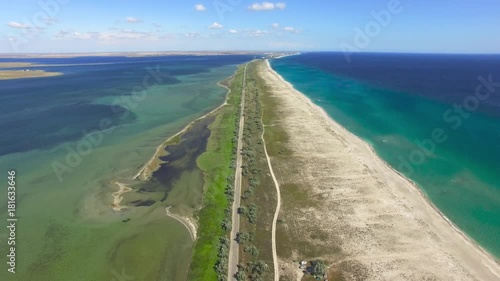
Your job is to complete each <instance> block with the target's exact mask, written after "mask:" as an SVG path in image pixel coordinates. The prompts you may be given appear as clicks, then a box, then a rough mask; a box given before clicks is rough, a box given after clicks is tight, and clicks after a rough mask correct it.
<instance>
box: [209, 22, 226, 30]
mask: <svg viewBox="0 0 500 281" xmlns="http://www.w3.org/2000/svg"><path fill="white" fill-rule="evenodd" d="M223 27H224V26H223V25H222V24H220V23H218V22H214V23H212V24H211V25H209V26H208V28H210V29H221V28H223Z"/></svg>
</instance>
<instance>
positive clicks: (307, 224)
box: [259, 61, 500, 281]
mask: <svg viewBox="0 0 500 281" xmlns="http://www.w3.org/2000/svg"><path fill="white" fill-rule="evenodd" d="M259 71H260V74H261V76H262V77H263V78H264V80H265V81H266V84H267V85H268V87H270V90H271V93H272V94H271V97H272V99H273V101H275V102H276V103H277V104H278V106H274V107H273V109H272V110H275V111H276V113H277V114H276V115H277V116H278V117H277V118H276V119H277V120H273V121H274V124H273V126H280V127H282V128H284V130H285V131H286V134H287V135H288V140H287V142H286V144H284V145H285V146H286V148H287V149H288V150H290V151H291V155H290V156H287V157H275V158H273V157H271V158H272V159H271V161H272V164H273V167H274V170H275V172H276V171H278V172H277V178H278V181H279V183H280V186H282V189H281V193H282V194H286V193H287V192H289V191H288V190H287V187H289V186H291V185H294V186H298V188H299V189H300V190H301V192H302V193H301V194H306V196H307V198H308V199H309V200H310V202H314V204H305V205H300V204H297V205H294V206H293V207H291V206H290V204H287V202H286V200H287V199H286V197H285V198H284V199H283V198H282V201H284V202H283V206H282V208H281V212H280V218H281V219H282V220H283V221H284V223H283V226H281V227H283V228H285V229H286V233H289V234H287V235H293V239H294V240H295V241H296V242H297V244H299V243H300V242H301V241H300V239H303V240H304V241H307V243H316V245H317V247H323V248H325V249H329V248H330V247H331V248H335V247H337V248H340V253H339V252H333V251H332V253H331V254H326V255H324V256H321V257H317V258H322V259H325V260H327V261H329V262H330V263H329V264H328V265H329V266H331V268H336V267H338V268H339V270H344V273H345V275H344V276H347V280H485V281H492V280H500V265H499V263H498V261H497V260H496V259H495V258H494V257H492V256H491V255H490V254H488V253H486V252H485V251H484V250H483V249H482V248H480V247H479V246H478V245H477V244H476V243H475V242H473V241H472V240H471V239H469V238H468V237H467V236H466V235H465V234H463V233H462V232H461V231H460V230H458V228H456V227H455V226H454V225H453V224H452V223H451V222H450V221H449V220H447V219H446V217H445V216H444V215H443V214H441V213H440V212H439V210H437V209H436V208H435V207H434V206H433V205H432V204H431V203H430V202H429V200H427V198H426V197H425V196H424V194H423V193H422V192H421V191H420V189H419V188H418V187H417V186H415V184H413V183H412V182H411V181H409V180H408V179H406V178H405V177H403V176H402V175H401V174H399V173H397V172H396V171H394V170H393V169H392V168H391V167H390V166H388V165H387V164H386V163H385V162H384V161H383V160H381V159H380V158H379V157H378V156H377V155H376V154H375V153H374V151H373V149H372V148H371V147H370V146H369V145H368V144H367V143H366V142H364V141H363V140H361V139H360V138H358V137H356V136H354V135H353V134H351V133H350V132H348V131H347V130H346V129H345V128H343V127H342V126H341V125H339V124H338V123H336V122H335V121H334V120H332V119H331V118H330V117H329V116H328V115H327V114H326V112H325V111H324V110H323V109H322V108H320V107H319V106H317V105H315V104H314V103H313V102H312V101H311V100H310V99H309V98H307V97H306V96H305V95H303V94H302V93H300V92H299V91H297V90H295V89H294V88H293V86H292V85H291V84H289V83H288V82H286V81H284V80H283V78H282V77H281V76H280V75H279V74H277V73H276V72H275V71H273V70H272V69H271V67H270V65H269V62H267V61H266V63H265V64H264V63H262V64H261V65H260V70H259ZM264 110H268V109H264ZM312 226H315V227H312ZM318 227H319V228H320V230H321V233H322V234H324V235H325V238H324V239H321V240H322V241H316V240H314V239H310V237H314V236H313V235H314V234H315V232H318ZM311 241H312V242H311ZM292 252H293V253H294V254H293V255H292V256H281V255H280V253H283V251H282V250H280V249H279V244H278V255H279V258H280V269H281V268H285V269H288V268H292V267H293V266H294V265H293V262H292V259H300V258H302V257H301V256H299V254H298V251H295V250H294V251H292ZM346 264H347V265H351V266H346ZM294 274H297V271H296V270H289V271H286V270H285V271H281V272H280V275H282V276H288V277H290V278H291V279H290V280H297V279H296V278H294V277H295V276H293V275H294ZM359 277H361V278H362V279H356V278H359ZM292 278H293V279H292ZM285 279H286V278H285ZM286 280H289V279H286Z"/></svg>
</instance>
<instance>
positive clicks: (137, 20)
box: [127, 17, 142, 23]
mask: <svg viewBox="0 0 500 281" xmlns="http://www.w3.org/2000/svg"><path fill="white" fill-rule="evenodd" d="M127 22H128V23H141V22H142V20H141V19H138V18H134V17H128V18H127Z"/></svg>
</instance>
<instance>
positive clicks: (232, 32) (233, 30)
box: [229, 29, 238, 34]
mask: <svg viewBox="0 0 500 281" xmlns="http://www.w3.org/2000/svg"><path fill="white" fill-rule="evenodd" d="M229 33H231V34H237V33H238V30H236V29H230V30H229Z"/></svg>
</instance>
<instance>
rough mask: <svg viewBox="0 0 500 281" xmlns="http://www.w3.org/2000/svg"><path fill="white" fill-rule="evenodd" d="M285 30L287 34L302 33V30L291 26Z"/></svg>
mask: <svg viewBox="0 0 500 281" xmlns="http://www.w3.org/2000/svg"><path fill="white" fill-rule="evenodd" d="M283 30H284V31H286V32H290V33H300V32H301V30H299V29H295V28H293V27H291V26H286V27H284V28H283Z"/></svg>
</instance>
